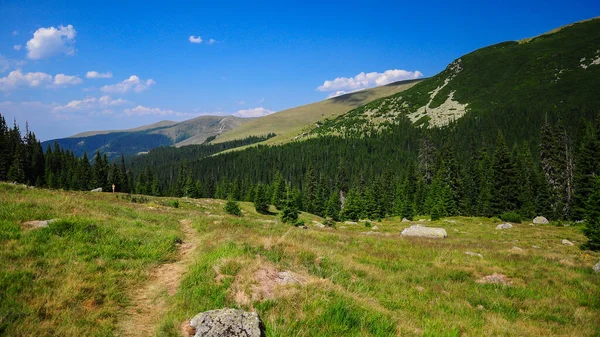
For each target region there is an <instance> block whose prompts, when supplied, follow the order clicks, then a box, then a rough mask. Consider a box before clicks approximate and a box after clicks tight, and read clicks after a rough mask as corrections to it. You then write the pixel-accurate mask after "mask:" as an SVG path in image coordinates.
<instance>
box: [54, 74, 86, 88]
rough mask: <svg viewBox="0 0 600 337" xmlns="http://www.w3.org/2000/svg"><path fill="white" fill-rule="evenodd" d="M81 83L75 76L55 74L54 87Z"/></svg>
mask: <svg viewBox="0 0 600 337" xmlns="http://www.w3.org/2000/svg"><path fill="white" fill-rule="evenodd" d="M81 82H83V80H82V79H81V78H79V77H77V76H69V75H65V74H56V76H54V83H53V84H54V85H57V86H69V85H77V84H80V83H81Z"/></svg>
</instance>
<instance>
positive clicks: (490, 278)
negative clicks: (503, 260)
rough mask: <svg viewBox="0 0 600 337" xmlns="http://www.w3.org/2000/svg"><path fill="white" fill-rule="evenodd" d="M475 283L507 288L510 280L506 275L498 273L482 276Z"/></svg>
mask: <svg viewBox="0 0 600 337" xmlns="http://www.w3.org/2000/svg"><path fill="white" fill-rule="evenodd" d="M475 282H477V283H483V284H501V285H505V286H509V285H510V284H511V281H510V279H509V278H508V277H507V276H506V275H503V274H498V273H493V274H492V275H487V276H484V277H482V278H480V279H479V280H477V281H475Z"/></svg>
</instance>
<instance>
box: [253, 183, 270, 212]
mask: <svg viewBox="0 0 600 337" xmlns="http://www.w3.org/2000/svg"><path fill="white" fill-rule="evenodd" d="M254 208H256V212H258V213H260V214H269V204H268V200H267V195H266V192H265V186H264V185H263V184H258V186H257V187H256V195H255V196H254Z"/></svg>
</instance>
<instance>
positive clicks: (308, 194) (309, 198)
mask: <svg viewBox="0 0 600 337" xmlns="http://www.w3.org/2000/svg"><path fill="white" fill-rule="evenodd" d="M303 190H304V201H303V204H304V205H305V210H306V211H307V212H308V213H312V214H315V213H317V212H316V201H317V193H318V190H317V176H316V174H315V169H314V167H313V166H312V164H311V165H309V166H308V169H307V170H306V175H305V177H304V186H303Z"/></svg>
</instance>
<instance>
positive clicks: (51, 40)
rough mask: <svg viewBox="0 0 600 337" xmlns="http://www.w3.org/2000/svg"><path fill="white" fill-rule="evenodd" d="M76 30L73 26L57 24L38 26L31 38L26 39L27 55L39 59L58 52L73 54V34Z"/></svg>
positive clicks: (75, 33)
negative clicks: (56, 25) (47, 26)
mask: <svg viewBox="0 0 600 337" xmlns="http://www.w3.org/2000/svg"><path fill="white" fill-rule="evenodd" d="M76 35H77V32H76V31H75V28H73V26H71V25H68V26H66V27H65V26H58V29H56V28H54V27H49V28H40V29H38V30H36V31H35V33H33V38H32V39H31V40H29V41H27V45H26V48H27V50H28V53H27V57H28V58H30V59H32V60H40V59H44V58H48V57H51V56H55V55H58V54H66V55H73V54H75V48H74V47H73V43H75V36H76Z"/></svg>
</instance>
